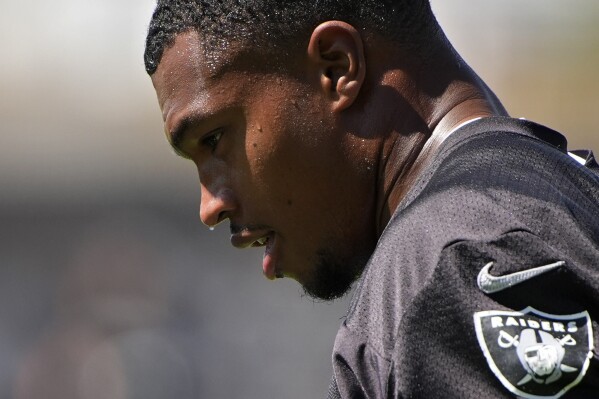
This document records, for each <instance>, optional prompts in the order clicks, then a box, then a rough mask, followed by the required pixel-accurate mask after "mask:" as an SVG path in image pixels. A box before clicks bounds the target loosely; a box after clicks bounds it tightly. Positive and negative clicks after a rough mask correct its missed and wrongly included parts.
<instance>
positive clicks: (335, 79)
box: [308, 21, 366, 112]
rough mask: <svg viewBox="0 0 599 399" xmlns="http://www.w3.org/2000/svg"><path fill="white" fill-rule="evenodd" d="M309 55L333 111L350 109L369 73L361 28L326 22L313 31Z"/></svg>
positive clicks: (340, 22)
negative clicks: (359, 29)
mask: <svg viewBox="0 0 599 399" xmlns="http://www.w3.org/2000/svg"><path fill="white" fill-rule="evenodd" d="M308 57H309V59H310V61H311V62H312V64H313V65H314V66H315V67H316V71H317V73H318V75H319V78H320V86H321V88H322V90H323V91H324V94H325V95H326V96H327V97H328V98H330V100H331V101H332V106H333V111H335V112H338V111H342V110H344V109H345V108H348V107H349V106H350V105H351V104H352V103H353V102H354V100H355V99H356V97H357V96H358V93H359V92H360V89H361V87H362V84H363V83H364V76H365V73H366V62H365V59H364V45H363V42H362V37H361V36H360V34H359V33H358V31H357V30H356V29H355V28H354V27H353V26H351V25H350V24H348V23H346V22H342V21H327V22H323V23H322V24H320V25H318V26H317V27H316V29H314V31H313V32H312V36H311V37H310V43H309V44H308Z"/></svg>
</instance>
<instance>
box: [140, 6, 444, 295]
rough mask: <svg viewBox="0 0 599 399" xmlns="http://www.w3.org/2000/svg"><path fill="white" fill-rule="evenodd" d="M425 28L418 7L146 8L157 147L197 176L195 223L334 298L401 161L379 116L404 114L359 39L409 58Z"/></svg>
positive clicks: (361, 260)
mask: <svg viewBox="0 0 599 399" xmlns="http://www.w3.org/2000/svg"><path fill="white" fill-rule="evenodd" d="M335 19H336V20H335ZM346 21H349V22H350V23H348V22H346ZM437 29H438V28H437V25H436V23H434V17H433V16H432V14H431V13H430V8H429V5H428V1H424V0H422V1H407V0H405V1H396V2H385V1H357V0H356V1H353V0H352V1H346V2H343V1H339V0H337V1H328V0H327V1H318V2H307V1H294V2H289V3H285V2H278V1H247V2H244V1H223V0H221V1H188V2H185V1H171V2H169V1H159V3H158V7H157V10H156V12H155V14H154V18H153V20H152V23H151V25H150V31H149V35H148V41H147V48H146V67H147V69H148V72H149V73H150V74H151V76H152V81H153V83H154V86H155V88H156V92H157V94H158V99H159V103H160V107H161V109H162V112H163V118H164V121H165V129H166V133H167V138H168V140H169V142H170V143H171V145H172V146H173V147H174V148H175V151H176V152H177V153H179V154H180V155H182V156H184V157H186V158H189V159H191V160H192V161H193V162H194V163H195V165H196V167H197V170H198V173H199V177H200V183H201V204H200V218H201V219H202V221H203V222H204V223H205V224H207V225H210V226H212V225H215V224H218V223H220V222H221V221H223V220H225V219H229V221H230V223H231V234H232V236H231V241H232V243H233V245H235V246H237V247H248V246H263V247H265V253H264V260H263V271H264V273H265V275H266V276H267V277H268V278H275V277H283V276H287V277H291V278H294V279H296V280H297V281H299V282H300V283H301V284H302V285H303V286H304V288H305V289H306V291H307V293H308V294H310V295H312V296H315V297H319V298H323V299H332V298H335V297H338V296H340V295H342V294H343V293H344V292H345V291H346V290H347V289H348V288H349V286H350V285H351V283H352V282H353V281H354V280H355V279H356V277H357V276H358V275H359V273H360V272H361V271H362V269H363V267H364V265H365V263H366V261H367V259H368V258H369V256H370V255H371V253H372V251H373V249H374V246H375V244H376V241H377V239H378V234H379V233H380V231H379V229H380V226H378V225H377V220H378V216H379V213H380V212H381V210H380V207H381V203H382V202H384V201H385V200H386V198H384V197H385V196H386V193H384V192H383V193H382V192H381V191H380V186H381V181H383V180H384V181H387V180H389V179H391V180H393V179H394V177H393V176H390V175H387V174H386V170H387V166H388V165H387V162H392V163H393V164H394V166H397V165H399V166H401V162H403V161H405V159H408V158H409V157H410V154H412V153H413V151H412V149H411V147H410V146H405V148H401V146H399V147H396V146H395V144H393V143H395V141H389V140H388V138H389V137H390V136H391V133H390V131H391V127H390V126H391V125H392V124H394V123H395V120H396V119H401V120H402V122H401V123H404V122H403V121H404V120H408V119H410V118H407V115H406V114H405V113H404V114H401V115H395V114H394V112H391V110H394V111H396V110H397V109H398V107H397V104H396V103H397V102H401V103H407V100H405V99H401V98H395V97H394V96H396V92H395V91H393V90H390V89H389V86H388V82H395V81H397V80H398V79H400V78H399V77H398V76H399V75H398V74H397V73H395V72H390V73H383V72H380V71H378V72H377V74H378V75H380V76H378V75H377V76H378V77H377V79H379V80H378V81H377V82H374V81H370V80H375V79H374V78H372V77H370V78H369V76H370V75H368V74H367V68H366V56H365V52H364V43H365V40H364V39H363V38H365V37H371V38H372V37H377V38H385V41H386V42H388V43H393V46H395V45H397V46H398V48H403V49H404V50H405V49H407V48H410V47H413V48H418V49H419V50H418V51H416V50H414V54H416V55H414V57H418V54H424V52H426V51H429V50H430V49H427V48H426V46H423V45H422V43H425V42H426V40H425V38H426V37H427V36H426V35H433V36H435V35H436V32H437ZM402 32H403V33H402ZM425 32H427V33H426V34H425ZM368 40H372V39H368ZM428 40H429V41H430V42H434V41H435V40H434V39H433V38H432V37H431V36H428ZM380 45H381V48H384V46H385V45H386V44H385V43H383V42H382V41H381V42H380ZM406 51H407V50H406ZM379 52H380V53H381V54H378V55H377V54H374V52H373V53H372V55H371V58H372V59H376V58H377V57H379V58H381V57H382V58H384V57H386V55H385V54H384V51H379ZM373 65H374V64H373ZM370 70H371V72H370V73H371V74H372V71H373V70H376V68H374V67H373V68H370ZM379 72H380V73H379ZM375 94H376V95H375ZM374 97H376V98H377V101H374V100H373V98H374ZM381 101H382V102H381ZM386 111H389V112H386ZM405 112H407V107H406V109H405ZM400 113H401V112H400ZM380 115H384V116H385V117H384V120H382V119H381V117H380ZM413 119H414V118H413ZM415 119H417V118H415ZM414 132H415V130H414ZM406 140H407V141H406V143H409V142H410V140H412V136H410V135H408V136H407V138H406ZM397 148H399V150H397ZM391 151H394V152H399V153H400V154H403V155H401V158H400V161H401V162H400V161H398V159H397V158H395V155H394V156H393V157H389V156H388V155H389V154H390V152H391ZM404 158H405V159H404ZM396 161H397V162H396ZM396 163H397V165H395V164H396ZM399 169H401V167H400V168H399Z"/></svg>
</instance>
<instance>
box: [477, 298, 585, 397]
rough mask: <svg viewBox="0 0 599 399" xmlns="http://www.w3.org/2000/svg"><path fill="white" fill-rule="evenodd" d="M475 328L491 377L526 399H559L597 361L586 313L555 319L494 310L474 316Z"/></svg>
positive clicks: (533, 313)
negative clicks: (594, 358)
mask: <svg viewBox="0 0 599 399" xmlns="http://www.w3.org/2000/svg"><path fill="white" fill-rule="evenodd" d="M474 325H475V328H476V336H477V338H478V343H479V345H480V347H481V349H482V351H483V353H484V355H485V358H486V359H487V363H488V364H489V367H490V368H491V370H492V371H493V373H494V374H495V375H496V376H497V378H498V379H499V380H500V381H501V383H502V384H503V385H504V386H505V387H506V388H507V389H508V390H510V391H511V392H513V393H514V394H516V395H519V396H521V397H524V398H559V397H560V396H562V395H563V394H565V393H566V392H567V391H568V390H569V389H570V388H572V387H574V386H576V385H577V384H578V383H579V382H580V381H581V380H582V378H583V377H584V375H585V373H586V371H587V368H588V367H589V363H590V359H591V357H592V356H593V354H592V351H593V332H592V326H591V319H590V317H589V314H588V313H587V312H581V313H576V314H571V315H566V316H557V315H551V314H547V313H543V312H540V311H538V310H535V309H533V308H531V307H528V308H526V309H524V310H522V311H521V312H508V311H500V310H497V311H495V310H490V311H485V312H478V313H475V314H474Z"/></svg>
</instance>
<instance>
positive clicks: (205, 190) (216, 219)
mask: <svg viewBox="0 0 599 399" xmlns="http://www.w3.org/2000/svg"><path fill="white" fill-rule="evenodd" d="M201 186H202V197H201V202H200V219H201V220H202V223H204V224H205V225H206V226H214V225H217V224H219V223H220V222H222V221H223V220H225V219H227V218H229V217H230V214H231V213H232V212H233V211H234V210H235V199H234V197H233V192H232V191H231V190H230V189H228V188H224V187H222V188H219V189H217V190H211V189H210V188H209V187H206V186H204V185H203V184H202V185H201ZM213 191H214V192H213Z"/></svg>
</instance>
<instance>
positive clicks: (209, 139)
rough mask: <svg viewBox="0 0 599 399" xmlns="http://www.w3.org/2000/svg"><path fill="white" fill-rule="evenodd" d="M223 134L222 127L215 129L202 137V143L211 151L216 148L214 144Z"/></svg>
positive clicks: (216, 143)
mask: <svg viewBox="0 0 599 399" xmlns="http://www.w3.org/2000/svg"><path fill="white" fill-rule="evenodd" d="M222 135H223V129H220V128H219V129H216V130H213V131H212V132H210V133H208V134H207V135H206V137H204V138H203V139H202V145H203V146H205V147H208V148H210V150H211V151H214V150H216V146H217V145H218V142H219V141H220V138H221V136H222Z"/></svg>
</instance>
